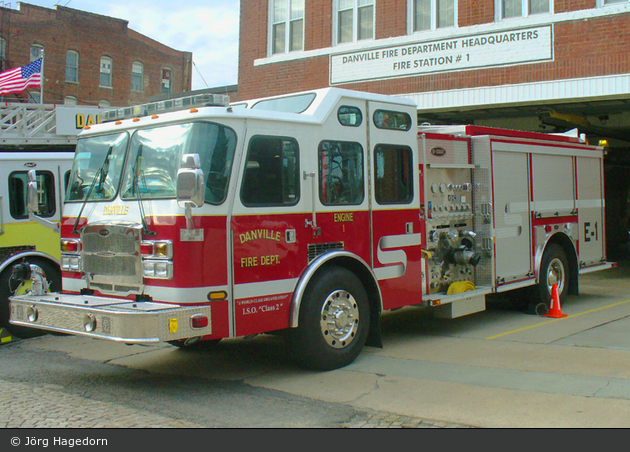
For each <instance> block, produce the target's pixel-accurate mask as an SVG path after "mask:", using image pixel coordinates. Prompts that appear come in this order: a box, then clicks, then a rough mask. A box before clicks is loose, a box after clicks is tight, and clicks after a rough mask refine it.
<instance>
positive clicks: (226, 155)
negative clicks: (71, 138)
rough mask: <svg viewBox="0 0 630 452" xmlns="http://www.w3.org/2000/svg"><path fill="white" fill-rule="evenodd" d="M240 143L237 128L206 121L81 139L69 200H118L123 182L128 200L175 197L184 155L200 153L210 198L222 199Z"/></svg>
mask: <svg viewBox="0 0 630 452" xmlns="http://www.w3.org/2000/svg"><path fill="white" fill-rule="evenodd" d="M235 148H236V134H235V133H234V131H233V130H232V129H230V128H228V127H225V126H222V125H219V124H214V123H206V122H198V123H188V124H177V125H171V126H165V127H156V128H152V129H143V130H138V131H136V132H135V133H134V134H133V135H132V137H131V140H129V136H128V135H127V133H118V134H113V135H105V136H99V137H91V138H83V139H81V140H79V142H78V144H77V151H76V155H75V159H74V165H73V168H72V174H71V175H70V182H69V184H70V185H69V187H70V189H69V190H68V193H67V195H66V200H67V201H85V200H86V197H88V196H89V201H101V200H102V201H105V200H112V199H114V198H115V197H116V194H117V192H118V189H119V187H122V188H121V189H120V196H121V197H122V198H123V199H126V200H131V199H140V200H143V199H165V198H175V197H176V196H177V170H178V169H179V168H180V166H181V161H182V156H183V155H184V154H198V155H199V158H200V160H201V169H202V170H203V174H204V177H205V178H206V192H205V200H206V202H208V203H211V204H220V203H222V202H223V201H224V200H225V198H226V195H227V186H228V183H229V181H230V172H231V170H232V161H233V159H234V150H235ZM127 149H129V150H127ZM127 152H129V156H128V157H127V159H126V163H125V156H126V153H127ZM121 179H122V180H121ZM88 194H89V195H88Z"/></svg>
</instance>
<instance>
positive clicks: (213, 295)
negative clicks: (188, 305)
mask: <svg viewBox="0 0 630 452" xmlns="http://www.w3.org/2000/svg"><path fill="white" fill-rule="evenodd" d="M227 296H228V295H227V292H226V291H225V290H219V291H216V292H210V293H209V294H208V300H210V301H220V300H225V299H227Z"/></svg>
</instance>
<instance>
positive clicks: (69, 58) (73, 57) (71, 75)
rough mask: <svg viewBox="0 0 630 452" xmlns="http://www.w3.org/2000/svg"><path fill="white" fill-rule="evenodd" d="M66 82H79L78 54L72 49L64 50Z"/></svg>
mask: <svg viewBox="0 0 630 452" xmlns="http://www.w3.org/2000/svg"><path fill="white" fill-rule="evenodd" d="M66 82H71V83H78V82H79V54H78V53H77V52H75V51H74V50H68V51H67V52H66Z"/></svg>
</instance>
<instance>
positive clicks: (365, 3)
mask: <svg viewBox="0 0 630 452" xmlns="http://www.w3.org/2000/svg"><path fill="white" fill-rule="evenodd" d="M374 1H375V0H337V2H336V6H337V11H336V20H337V26H336V29H337V43H338V44H342V43H344V42H355V41H361V40H363V39H374Z"/></svg>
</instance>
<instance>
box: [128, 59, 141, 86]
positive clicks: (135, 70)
mask: <svg viewBox="0 0 630 452" xmlns="http://www.w3.org/2000/svg"><path fill="white" fill-rule="evenodd" d="M143 73H144V66H142V63H140V62H138V61H135V62H134V63H133V64H132V65H131V90H132V91H143V89H142V78H143V77H142V76H143Z"/></svg>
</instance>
